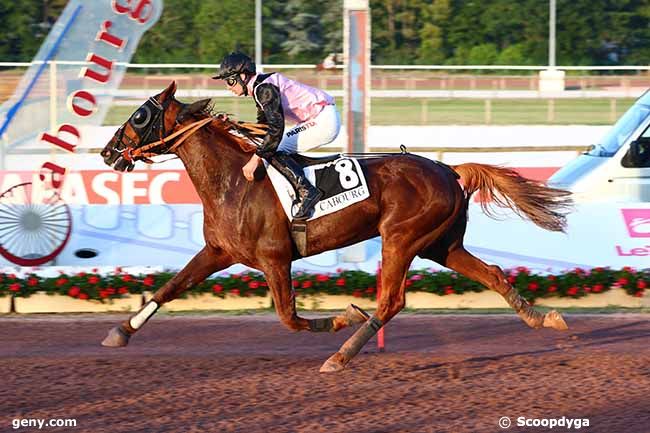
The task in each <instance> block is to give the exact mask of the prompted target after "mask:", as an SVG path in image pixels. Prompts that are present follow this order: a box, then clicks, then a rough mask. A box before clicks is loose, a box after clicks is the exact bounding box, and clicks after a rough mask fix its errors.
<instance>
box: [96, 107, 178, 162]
mask: <svg viewBox="0 0 650 433" xmlns="http://www.w3.org/2000/svg"><path fill="white" fill-rule="evenodd" d="M171 99H172V98H167V99H166V100H165V101H164V102H163V103H162V104H161V103H160V102H158V101H157V100H156V99H155V98H154V97H151V98H149V99H148V100H147V102H145V103H144V104H142V106H140V108H138V109H137V110H136V111H135V112H134V113H133V114H132V115H131V117H129V120H128V121H127V122H126V123H128V124H129V125H131V128H133V130H134V131H135V133H136V134H137V136H138V142H135V141H134V140H133V139H132V138H131V137H129V136H128V135H126V134H125V133H124V128H125V126H126V123H125V124H124V125H122V126H121V127H120V129H118V130H117V133H116V134H115V140H114V141H113V142H112V143H109V145H108V146H107V149H108V151H109V152H110V153H111V155H115V154H117V155H118V157H117V158H116V159H117V162H116V163H115V168H116V169H118V170H119V169H126V170H128V171H131V170H133V167H134V165H135V164H134V163H135V161H134V160H132V159H131V158H130V157H129V155H128V152H131V151H133V150H135V149H137V148H138V147H142V146H145V145H147V144H149V143H152V142H154V141H156V140H159V141H162V144H166V143H165V141H164V137H165V136H166V135H167V130H166V128H165V110H167V107H168V106H169V102H170V101H171ZM169 147H170V146H165V147H164V148H163V149H160V150H161V151H160V152H159V153H160V154H163V153H165V152H166V151H167V150H168V149H169ZM119 158H122V161H120V160H119ZM136 159H144V160H147V158H144V157H141V156H139V157H136ZM149 161H150V160H149ZM118 165H119V166H118ZM122 166H123V167H122Z"/></svg>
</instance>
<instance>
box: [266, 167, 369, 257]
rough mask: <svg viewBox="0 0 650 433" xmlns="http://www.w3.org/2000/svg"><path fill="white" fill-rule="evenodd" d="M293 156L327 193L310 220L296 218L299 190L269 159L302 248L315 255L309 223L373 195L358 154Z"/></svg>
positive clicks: (304, 253)
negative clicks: (296, 195) (310, 239)
mask: <svg viewBox="0 0 650 433" xmlns="http://www.w3.org/2000/svg"><path fill="white" fill-rule="evenodd" d="M293 159H294V160H295V161H296V162H297V163H298V164H299V165H300V166H301V167H302V169H303V172H304V173H305V177H306V178H307V179H308V180H309V181H310V182H311V183H312V185H314V186H315V187H316V188H319V189H320V190H321V192H322V193H323V196H322V198H321V199H320V201H319V202H318V203H316V205H315V206H314V211H313V213H312V216H311V217H309V219H308V220H306V221H293V214H294V212H293V206H294V201H295V198H296V197H295V191H294V189H293V187H292V186H291V184H290V183H289V181H287V179H286V178H285V177H284V176H283V175H282V174H280V173H279V172H278V171H277V170H276V169H275V168H273V166H271V165H269V164H268V163H266V162H265V165H266V170H267V174H268V176H269V179H270V180H271V183H272V184H273V188H274V189H275V192H276V194H277V196H278V198H279V200H280V203H281V204H282V208H283V209H284V211H285V214H286V215H287V219H288V220H289V221H291V232H292V236H293V240H294V242H295V244H296V247H297V249H298V252H299V253H300V255H301V256H303V257H305V256H309V255H311V252H310V251H309V244H310V242H309V233H308V231H307V228H308V226H309V223H310V222H311V221H314V220H316V219H318V218H320V217H323V216H325V215H329V214H331V213H334V212H337V211H340V210H342V209H345V208H347V207H348V206H351V205H353V204H355V203H359V202H360V201H363V200H365V199H367V198H368V197H370V191H369V190H368V184H367V183H366V177H365V174H364V172H363V170H362V168H361V165H360V164H359V161H358V160H357V159H356V158H352V157H348V156H345V155H341V154H334V155H328V156H325V157H319V158H313V157H309V156H305V155H300V154H294V155H293Z"/></svg>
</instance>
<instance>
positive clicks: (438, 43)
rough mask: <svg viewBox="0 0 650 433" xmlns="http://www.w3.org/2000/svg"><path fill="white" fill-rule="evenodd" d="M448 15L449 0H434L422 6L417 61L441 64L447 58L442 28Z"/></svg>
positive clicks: (449, 12)
mask: <svg viewBox="0 0 650 433" xmlns="http://www.w3.org/2000/svg"><path fill="white" fill-rule="evenodd" d="M450 15H451V3H450V0H434V1H433V3H431V4H430V5H427V4H425V5H423V6H422V10H421V15H420V16H421V17H422V20H423V21H424V24H423V26H422V28H421V29H420V31H419V37H420V40H421V43H420V46H419V47H418V49H417V54H418V63H421V64H441V63H443V62H444V60H445V59H446V58H447V56H448V52H447V50H446V46H445V45H446V44H445V34H444V33H445V30H444V28H445V27H446V25H447V22H448V20H449V16H450Z"/></svg>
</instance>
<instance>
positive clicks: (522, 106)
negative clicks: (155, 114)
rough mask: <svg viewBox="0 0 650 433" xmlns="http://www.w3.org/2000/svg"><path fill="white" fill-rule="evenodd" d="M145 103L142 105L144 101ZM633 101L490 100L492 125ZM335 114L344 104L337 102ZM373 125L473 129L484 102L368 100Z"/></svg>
mask: <svg viewBox="0 0 650 433" xmlns="http://www.w3.org/2000/svg"><path fill="white" fill-rule="evenodd" d="M143 102H144V101H143ZM633 103H634V99H633V98H627V99H618V100H616V106H615V110H612V106H611V100H610V99H557V100H555V101H554V102H553V104H554V106H553V111H552V115H551V116H550V117H549V101H547V100H543V99H495V100H492V101H491V116H490V123H491V124H494V125H512V124H519V125H571V124H580V125H610V124H612V123H614V121H615V120H616V119H618V117H620V116H621V115H622V114H623V113H624V112H625V110H627V109H628V108H629V107H630V105H632V104H633ZM337 106H338V107H339V110H340V109H341V108H342V101H341V100H340V98H338V99H337ZM136 108H137V107H136V106H127V107H124V106H114V107H112V108H111V109H110V110H109V112H108V114H107V116H106V119H105V120H104V124H105V125H120V124H122V123H124V122H125V121H126V119H128V117H129V116H130V115H131V114H132V113H133V111H135V109H136ZM215 108H216V110H218V111H223V112H226V113H230V114H232V115H233V116H234V117H236V118H238V119H241V120H249V121H253V120H255V113H256V109H255V104H254V102H253V100H252V99H242V98H219V99H215ZM370 123H371V124H372V125H477V124H485V123H486V102H485V101H484V100H482V99H416V98H374V99H373V100H372V102H371V109H370Z"/></svg>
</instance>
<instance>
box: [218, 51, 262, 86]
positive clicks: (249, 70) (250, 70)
mask: <svg viewBox="0 0 650 433" xmlns="http://www.w3.org/2000/svg"><path fill="white" fill-rule="evenodd" d="M242 72H243V73H245V74H246V75H255V62H254V61H253V60H252V59H251V58H250V57H248V56H247V55H246V54H244V53H241V52H239V51H236V52H234V53H230V54H228V55H227V56H225V57H224V58H223V60H222V61H221V65H220V66H219V73H218V74H217V75H215V76H214V77H212V78H215V79H218V80H223V79H226V78H228V77H230V76H231V75H235V74H240V73H242Z"/></svg>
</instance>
